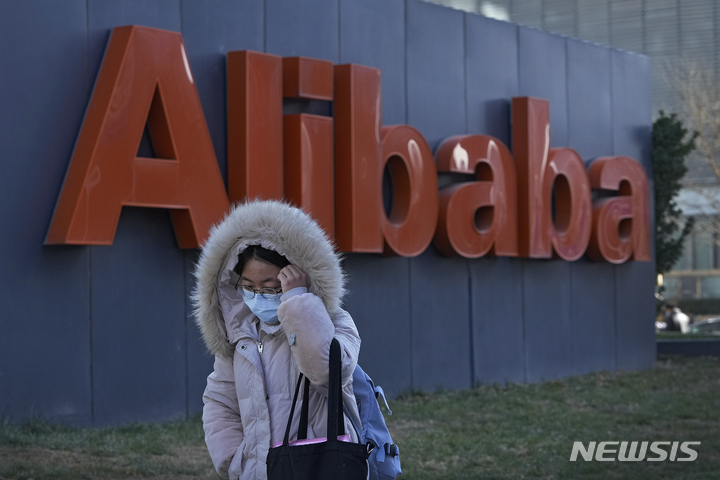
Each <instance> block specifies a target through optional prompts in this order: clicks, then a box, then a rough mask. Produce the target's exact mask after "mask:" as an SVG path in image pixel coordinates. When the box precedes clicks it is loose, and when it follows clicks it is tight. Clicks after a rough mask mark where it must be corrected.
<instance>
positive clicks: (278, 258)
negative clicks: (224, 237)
mask: <svg viewBox="0 0 720 480" xmlns="http://www.w3.org/2000/svg"><path fill="white" fill-rule="evenodd" d="M251 259H255V260H260V261H263V262H266V263H269V264H271V265H275V266H278V267H280V268H284V267H287V266H288V265H290V261H289V260H288V259H287V258H285V257H283V256H282V255H280V254H279V253H277V252H276V251H275V250H268V249H267V248H263V247H261V246H260V245H250V246H248V247H247V248H246V249H245V250H243V251H242V252H240V253H239V254H238V262H237V265H235V268H233V272H235V273H237V274H238V275H242V271H243V268H245V264H246V263H247V262H248V260H251Z"/></svg>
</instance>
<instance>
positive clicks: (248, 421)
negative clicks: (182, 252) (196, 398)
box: [192, 201, 360, 480]
mask: <svg viewBox="0 0 720 480" xmlns="http://www.w3.org/2000/svg"><path fill="white" fill-rule="evenodd" d="M249 245H261V246H263V247H265V248H267V249H270V250H275V251H277V252H278V253H280V254H281V255H284V256H285V257H286V258H287V259H288V260H289V261H290V263H292V264H294V265H296V266H298V267H300V268H301V269H302V270H303V271H304V272H305V273H306V274H307V278H308V284H309V285H308V288H307V291H305V290H304V289H293V290H291V291H290V292H285V293H283V295H282V297H281V304H280V307H279V308H278V318H279V320H280V324H279V325H267V324H264V323H262V322H260V321H259V320H258V319H257V317H255V316H254V315H253V314H252V312H250V309H249V308H248V307H247V306H246V305H245V303H244V302H243V298H242V296H241V295H240V294H239V293H238V292H237V290H236V289H235V283H236V281H237V279H238V275H237V274H236V273H235V272H233V271H232V270H233V268H234V267H235V265H236V264H237V257H238V254H239V253H240V252H242V251H243V250H244V249H245V248H246V247H248V246H249ZM195 276H196V280H197V284H196V287H195V290H194V291H193V295H192V301H193V307H194V315H195V320H196V322H197V324H198V326H199V327H200V330H201V332H202V336H203V340H204V341H205V344H206V346H207V348H208V350H209V351H210V352H211V353H212V354H214V355H215V365H214V371H213V372H212V373H211V374H210V376H209V377H208V379H207V387H206V389H205V393H204V395H203V402H204V408H203V427H204V430H205V441H206V443H207V447H208V451H209V453H210V457H211V458H212V461H213V464H214V465H215V469H216V470H217V472H218V473H219V474H220V475H221V476H223V477H229V478H231V479H243V480H245V479H265V478H266V477H267V466H266V459H267V453H268V450H269V449H270V447H271V446H272V444H274V443H277V442H282V440H283V436H284V433H285V428H286V425H287V419H288V414H289V412H290V406H291V404H292V397H293V394H294V392H295V385H296V383H297V379H298V376H299V373H300V372H302V373H303V374H304V375H305V376H306V377H307V378H308V379H309V380H310V381H311V388H310V403H309V406H310V414H309V421H308V438H314V437H324V436H326V422H327V404H326V396H327V381H328V357H329V348H330V342H331V341H332V339H333V337H335V338H337V339H338V341H339V343H340V346H341V351H342V377H343V379H342V382H343V383H342V384H343V401H344V406H345V407H346V412H347V415H346V419H345V424H346V425H345V432H346V433H349V434H350V435H351V437H352V439H353V441H357V434H356V432H355V431H354V429H353V427H352V422H351V419H350V418H348V415H350V416H352V417H354V418H355V420H359V419H358V411H357V405H356V403H355V397H354V395H353V391H352V373H353V370H354V369H355V366H356V364H357V358H358V354H359V351H360V337H359V335H358V332H357V329H356V327H355V324H354V322H353V320H352V318H351V317H350V315H349V314H348V313H347V312H345V311H344V310H343V309H342V308H341V306H340V305H341V301H342V297H343V295H344V292H345V287H344V275H343V272H342V270H341V267H340V258H339V256H338V255H337V253H336V252H335V250H334V248H333V246H332V244H331V242H330V241H329V240H328V238H327V236H326V235H325V233H324V232H323V230H322V229H321V228H320V227H319V226H318V224H317V223H316V222H315V221H314V220H312V219H311V218H310V217H309V216H308V215H307V214H306V213H304V212H302V211H301V210H299V209H297V208H295V207H292V206H289V205H287V204H285V203H282V202H279V201H251V202H247V203H244V204H240V205H237V206H235V207H234V208H233V209H232V211H231V212H230V213H229V214H228V215H227V216H226V217H225V219H224V220H223V221H222V222H221V223H220V224H218V225H217V226H215V227H214V228H213V229H212V231H211V233H210V236H209V238H208V240H207V242H206V243H205V245H204V246H203V248H202V251H201V254H200V258H199V260H198V264H197V267H196V269H195ZM301 395H302V393H301ZM298 410H299V407H298ZM299 416H300V415H299V412H297V413H296V414H295V416H294V418H293V425H292V428H291V431H290V439H291V440H292V439H295V438H297V430H298V422H299Z"/></svg>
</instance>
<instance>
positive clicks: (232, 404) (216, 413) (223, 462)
mask: <svg viewBox="0 0 720 480" xmlns="http://www.w3.org/2000/svg"><path fill="white" fill-rule="evenodd" d="M203 403H204V406H203V415H202V420H203V429H204V430H205V443H206V444H207V447H208V452H209V453H210V458H211V459H212V462H213V465H214V466H215V470H217V472H218V474H219V475H220V476H221V477H224V478H228V475H229V473H228V470H229V469H230V467H231V465H232V466H233V470H234V469H235V468H236V466H237V465H238V462H241V461H242V451H243V438H244V435H243V428H242V423H241V422H240V411H239V406H238V400H237V392H236V390H235V377H234V374H233V362H232V358H222V357H219V356H216V357H215V368H214V371H213V372H212V373H211V374H210V376H209V377H208V379H207V386H206V387H205V393H204V394H203ZM235 457H237V458H235Z"/></svg>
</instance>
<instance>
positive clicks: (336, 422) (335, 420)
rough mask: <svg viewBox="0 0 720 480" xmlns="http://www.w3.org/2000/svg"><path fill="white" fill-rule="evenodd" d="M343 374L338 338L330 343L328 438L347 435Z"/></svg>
mask: <svg viewBox="0 0 720 480" xmlns="http://www.w3.org/2000/svg"><path fill="white" fill-rule="evenodd" d="M341 383H342V372H341V368H340V343H339V342H338V341H337V339H336V338H333V339H332V342H331V343H330V377H329V379H328V419H327V438H328V440H329V439H333V440H335V439H337V437H339V436H340V435H344V434H345V416H344V415H343V409H342V407H341V405H342V389H341V388H340V384H341Z"/></svg>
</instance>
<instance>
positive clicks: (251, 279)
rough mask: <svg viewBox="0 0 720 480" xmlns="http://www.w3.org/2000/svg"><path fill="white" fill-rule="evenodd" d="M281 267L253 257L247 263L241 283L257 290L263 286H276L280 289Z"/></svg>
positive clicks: (275, 287)
mask: <svg viewBox="0 0 720 480" xmlns="http://www.w3.org/2000/svg"><path fill="white" fill-rule="evenodd" d="M279 274H280V267H278V266H277V265H273V264H271V263H267V262H263V261H262V260H258V259H256V258H251V259H250V260H248V261H247V262H246V263H245V266H244V267H243V271H242V274H241V275H240V282H239V283H240V285H242V286H249V287H251V288H254V289H255V290H260V289H261V288H267V287H269V288H274V289H275V290H280V280H278V275H279Z"/></svg>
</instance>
